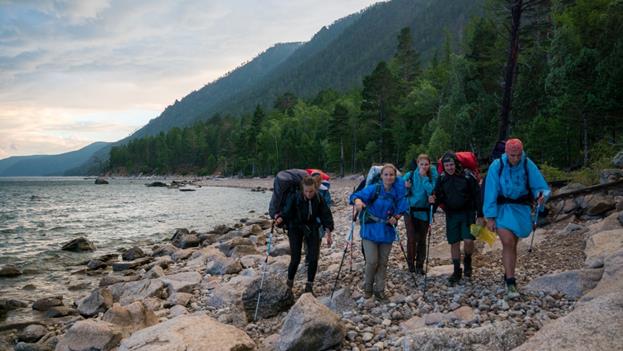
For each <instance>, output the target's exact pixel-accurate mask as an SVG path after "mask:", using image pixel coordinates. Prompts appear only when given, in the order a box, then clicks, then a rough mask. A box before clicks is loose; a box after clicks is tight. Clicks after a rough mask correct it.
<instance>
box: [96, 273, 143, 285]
mask: <svg viewBox="0 0 623 351" xmlns="http://www.w3.org/2000/svg"><path fill="white" fill-rule="evenodd" d="M139 278H140V277H139V276H138V275H125V276H118V275H107V276H105V277H103V278H102V279H100V282H99V286H100V287H105V286H109V285H113V284H117V283H127V282H132V281H136V280H139Z"/></svg>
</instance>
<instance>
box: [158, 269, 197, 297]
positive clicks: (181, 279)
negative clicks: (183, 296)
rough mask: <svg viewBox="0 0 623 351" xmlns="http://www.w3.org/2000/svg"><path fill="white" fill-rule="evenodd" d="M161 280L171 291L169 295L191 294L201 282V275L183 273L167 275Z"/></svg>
mask: <svg viewBox="0 0 623 351" xmlns="http://www.w3.org/2000/svg"><path fill="white" fill-rule="evenodd" d="M160 280H161V281H162V282H163V283H164V284H165V285H166V286H167V288H168V289H169V295H171V294H172V293H173V292H186V293H190V292H192V291H193V289H194V288H195V287H196V286H197V285H198V284H199V283H200V282H201V274H199V273H198V272H182V273H177V274H172V275H167V276H165V277H163V278H160Z"/></svg>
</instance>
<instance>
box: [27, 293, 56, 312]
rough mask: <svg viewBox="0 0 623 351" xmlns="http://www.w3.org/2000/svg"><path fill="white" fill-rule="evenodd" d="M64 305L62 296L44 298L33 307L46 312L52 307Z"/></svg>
mask: <svg viewBox="0 0 623 351" xmlns="http://www.w3.org/2000/svg"><path fill="white" fill-rule="evenodd" d="M62 305H63V297H62V296H54V297H44V298H42V299H39V300H37V301H35V303H34V304H33V305H32V309H33V310H37V311H43V312H45V311H47V310H48V309H49V308H50V307H54V306H62Z"/></svg>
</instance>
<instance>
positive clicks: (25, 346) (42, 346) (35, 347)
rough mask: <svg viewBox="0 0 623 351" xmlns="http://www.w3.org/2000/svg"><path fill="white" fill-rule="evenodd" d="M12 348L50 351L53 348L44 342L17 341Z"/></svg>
mask: <svg viewBox="0 0 623 351" xmlns="http://www.w3.org/2000/svg"><path fill="white" fill-rule="evenodd" d="M0 346H1V345H0ZM7 350H8V349H7ZM14 350H15V351H52V350H53V348H52V347H50V346H49V345H46V344H33V343H27V342H18V343H17V345H15V348H14Z"/></svg>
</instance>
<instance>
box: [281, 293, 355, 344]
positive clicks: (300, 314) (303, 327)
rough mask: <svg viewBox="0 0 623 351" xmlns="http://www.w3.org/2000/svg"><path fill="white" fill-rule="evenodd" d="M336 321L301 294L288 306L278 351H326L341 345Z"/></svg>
mask: <svg viewBox="0 0 623 351" xmlns="http://www.w3.org/2000/svg"><path fill="white" fill-rule="evenodd" d="M343 339H344V326H343V325H342V323H341V322H340V318H339V317H338V316H337V315H336V314H335V313H333V311H331V310H330V309H329V308H327V307H326V306H324V305H323V304H321V303H320V302H319V301H318V300H316V298H315V297H314V296H313V295H312V294H309V293H307V294H303V295H301V297H300V298H299V299H298V301H297V302H296V304H295V305H294V306H292V308H291V309H290V312H288V315H287V316H286V318H285V320H284V322H283V326H282V327H281V331H280V332H279V342H278V343H277V349H278V350H279V351H286V350H287V351H291V350H327V349H330V348H332V347H335V346H338V345H340V344H341V342H342V340H343Z"/></svg>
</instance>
